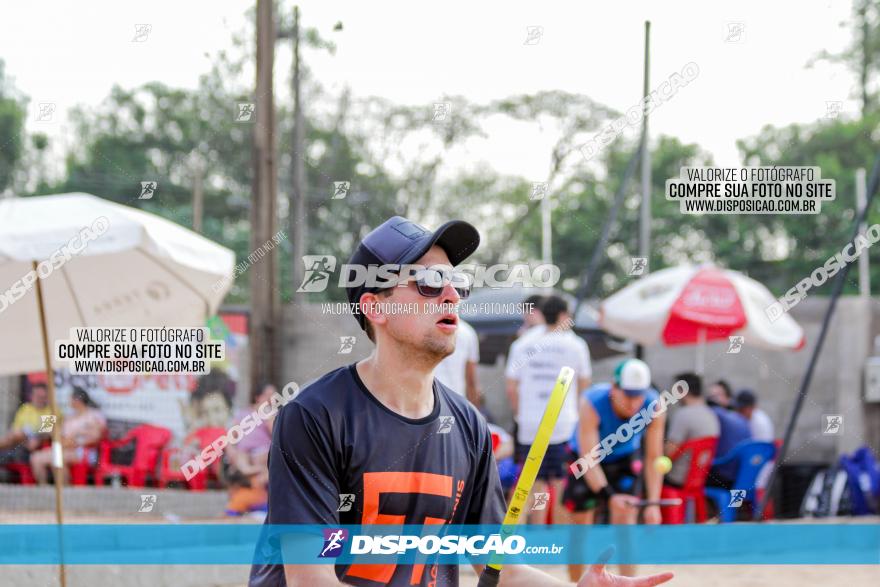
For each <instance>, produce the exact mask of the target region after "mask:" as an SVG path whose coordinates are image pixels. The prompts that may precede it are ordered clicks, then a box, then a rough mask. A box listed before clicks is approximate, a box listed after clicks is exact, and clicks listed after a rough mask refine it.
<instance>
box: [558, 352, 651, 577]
mask: <svg viewBox="0 0 880 587" xmlns="http://www.w3.org/2000/svg"><path fill="white" fill-rule="evenodd" d="M658 400H659V395H658V394H657V391H656V390H655V389H653V388H652V387H651V369H650V368H649V367H648V365H647V364H646V363H645V362H644V361H640V360H639V359H626V360H624V361H621V362H620V364H619V365H618V366H617V369H615V371H614V380H613V381H612V382H611V383H597V384H596V385H593V386H592V387H590V388H589V389H587V390H586V391H584V392H583V393H582V394H581V398H580V405H579V410H580V421H579V423H578V428H577V430H576V431H575V435H574V436H573V437H572V441H571V444H572V448H573V449H574V450H575V454H576V455H581V454H585V455H590V461H591V462H590V464H589V466H588V467H586V472H585V473H583V472H582V474H581V475H575V473H574V470H572V471H571V473H570V475H569V478H568V484H567V485H566V488H565V493H564V495H563V502H564V504H565V507H566V508H567V509H568V510H569V511H570V512H572V517H573V523H575V524H592V523H593V522H594V521H595V511H596V507H597V506H598V505H600V504H605V505H606V506H607V507H608V509H609V513H610V518H611V519H610V523H611V524H635V523H636V519H637V516H638V511H639V510H638V508H637V507H634V504H635V503H636V502H637V501H638V498H636V497H634V494H635V493H636V485H637V483H636V478H638V477H639V474H640V473H642V472H643V473H644V482H645V497H646V499H647V500H649V501H656V500H659V499H660V491H661V489H662V487H663V474H662V472H660V471H659V470H658V469H657V468H656V467H654V466H648V467H644V468H642V467H640V464H641V463H640V462H639V463H638V464H636V463H637V461H639V457H640V451H641V450H642V438H643V437H644V439H645V446H644V462H645V463H654V462H655V461H656V459H657V458H659V457H661V456H663V428H664V425H665V420H666V416H665V415H664V413H663V410H657V406H658V405H659V401H658ZM658 412H659V413H658ZM644 521H645V523H646V524H659V523H660V522H661V516H660V507H659V506H657V505H649V506H647V507H645V509H644ZM581 570H582V566H581V565H569V575H570V576H577V574H578V573H580V572H581ZM634 572H635V568H634V567H632V566H631V565H621V574H623V575H632V574H634Z"/></svg>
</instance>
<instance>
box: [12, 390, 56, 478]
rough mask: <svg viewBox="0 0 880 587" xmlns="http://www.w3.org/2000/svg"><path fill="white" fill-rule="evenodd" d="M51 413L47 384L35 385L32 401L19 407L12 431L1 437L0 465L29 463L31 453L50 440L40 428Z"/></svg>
mask: <svg viewBox="0 0 880 587" xmlns="http://www.w3.org/2000/svg"><path fill="white" fill-rule="evenodd" d="M51 413H52V407H51V406H50V405H49V390H48V388H47V387H46V384H45V383H34V385H33V387H32V388H31V393H30V401H26V402H24V403H23V404H21V405H20V406H19V407H18V410H16V411H15V417H14V418H13V419H12V427H11V430H10V431H9V432H8V433H7V434H6V435H5V436H2V437H0V464H5V463H26V462H28V455H29V453H30V451H34V450H36V449H37V448H38V447H39V446H40V443H41V442H42V441H43V440H44V439H47V438H49V435H48V434H46V433H45V432H43V433H41V432H40V428H41V427H42V422H43V416H48V415H50V414H51ZM10 447H11V448H10Z"/></svg>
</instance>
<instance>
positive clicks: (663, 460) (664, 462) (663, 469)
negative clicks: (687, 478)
mask: <svg viewBox="0 0 880 587" xmlns="http://www.w3.org/2000/svg"><path fill="white" fill-rule="evenodd" d="M654 469H655V470H656V471H657V472H658V473H662V474H663V475H665V474H666V473H668V472H669V471H671V470H672V461H671V460H670V458H669V457H657V458H656V459H654Z"/></svg>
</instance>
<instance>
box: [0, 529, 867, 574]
mask: <svg viewBox="0 0 880 587" xmlns="http://www.w3.org/2000/svg"><path fill="white" fill-rule="evenodd" d="M611 547H613V549H614V554H613V555H612V558H611V559H610V561H609V562H610V563H624V564H627V563H632V564H812V565H816V564H829V565H832V564H833V565H840V564H880V525H877V524H872V525H868V524H864V525H859V524H773V523H770V524H720V525H705V524H702V525H680V526H580V525H560V526H528V525H524V526H515V527H504V528H502V527H501V526H431V525H427V526H339V527H331V526H317V525H314V526H313V525H298V526H282V525H259V524H225V523H223V524H131V525H122V524H85V525H76V524H71V525H64V526H61V527H59V526H55V525H44V524H14V525H13V524H7V525H2V526H0V565H4V564H15V565H21V564H35V565H36V564H56V563H58V562H59V561H60V560H61V559H62V557H61V556H59V553H60V552H63V560H64V562H65V563H67V564H92V565H94V564H97V565H109V564H119V565H126V564H132V565H134V564H137V565H152V564H155V565H175V564H186V565H217V564H236V565H241V564H252V563H257V564H279V563H282V562H286V563H289V564H346V565H347V564H352V563H355V562H357V563H371V564H415V563H424V562H430V563H441V564H472V563H481V564H483V563H486V562H489V561H490V560H495V557H496V556H498V555H499V554H502V555H503V562H504V563H505V564H544V565H548V564H550V565H553V564H568V563H586V564H590V563H593V562H595V561H596V560H597V559H598V558H599V557H600V555H601V554H602V553H604V552H606V551H607V550H608V549H609V548H611Z"/></svg>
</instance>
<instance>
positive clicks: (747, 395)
mask: <svg viewBox="0 0 880 587" xmlns="http://www.w3.org/2000/svg"><path fill="white" fill-rule="evenodd" d="M757 403H758V398H757V396H756V395H755V392H754V391H752V390H751V389H740V390H739V393H737V394H736V397H735V398H734V399H733V406H734V408H735V409H739V408H748V407H750V406H754V405H755V404H757Z"/></svg>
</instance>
